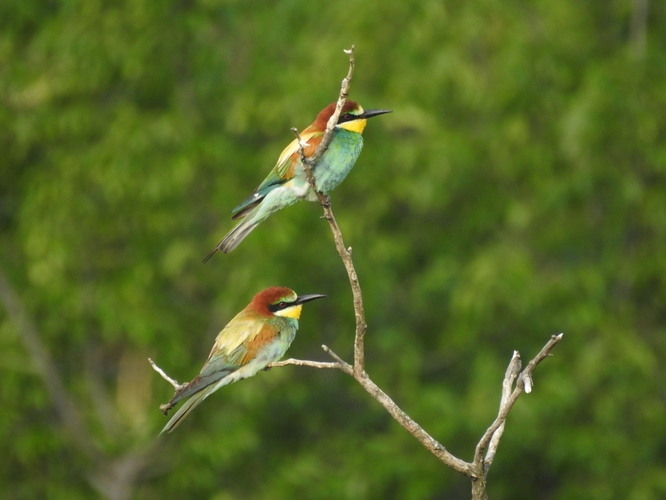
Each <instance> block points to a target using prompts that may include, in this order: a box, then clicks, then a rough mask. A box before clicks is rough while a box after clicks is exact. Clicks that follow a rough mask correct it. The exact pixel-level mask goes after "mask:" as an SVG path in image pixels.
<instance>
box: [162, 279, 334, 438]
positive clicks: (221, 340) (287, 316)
mask: <svg viewBox="0 0 666 500" xmlns="http://www.w3.org/2000/svg"><path fill="white" fill-rule="evenodd" d="M322 297H325V295H319V294H314V295H296V292H294V291H293V290H290V289H289V288H284V287H277V286H276V287H271V288H267V289H266V290H263V291H261V292H259V293H258V294H257V295H255V296H254V298H253V299H252V302H250V303H249V304H248V305H247V306H246V307H245V309H243V310H242V311H241V312H239V313H238V314H237V315H236V316H235V317H234V318H233V319H232V320H231V321H230V322H229V324H227V326H225V327H224V328H223V329H222V331H221V332H220V333H219V334H218V335H217V338H216V339H215V344H214V345H213V349H212V350H211V351H210V354H209V355H208V359H207V360H206V362H205V363H204V365H203V367H202V368H201V371H200V372H199V375H197V376H196V377H195V378H194V379H193V380H192V381H190V382H188V383H187V384H184V385H183V386H182V387H181V388H180V389H179V390H178V391H177V392H176V394H174V396H173V397H172V398H171V400H170V401H169V402H168V403H166V404H164V405H162V406H160V409H161V410H162V412H163V413H164V414H165V415H166V414H167V413H168V411H169V410H170V409H171V408H173V407H174V406H176V404H178V402H179V401H181V400H183V399H185V398H189V399H188V400H187V401H186V402H185V403H184V404H183V406H181V407H180V409H179V410H178V411H177V412H176V414H175V415H174V416H173V417H171V420H169V422H168V423H167V424H166V425H165V426H164V429H162V432H161V433H160V434H164V433H165V432H167V433H168V432H171V431H173V430H174V429H175V428H176V427H177V426H178V424H180V423H181V422H182V421H183V419H184V418H185V417H186V416H187V415H189V413H190V412H191V411H192V410H194V408H196V407H197V406H198V405H199V404H200V403H201V402H202V401H203V400H204V399H206V398H207V397H208V396H210V395H211V394H212V393H214V392H215V391H217V390H218V389H219V388H220V387H222V386H225V385H228V384H231V383H233V382H236V381H237V380H241V379H244V378H248V377H251V376H253V375H254V374H255V373H257V372H258V371H259V370H262V369H264V368H266V366H267V365H268V364H269V363H272V362H274V361H277V360H279V359H280V358H281V357H282V356H284V353H285V352H286V351H287V349H288V348H289V346H290V345H291V343H292V341H293V340H294V337H295V336H296V330H298V318H299V317H300V315H301V309H302V308H303V304H305V303H306V302H309V301H311V300H315V299H320V298H322Z"/></svg>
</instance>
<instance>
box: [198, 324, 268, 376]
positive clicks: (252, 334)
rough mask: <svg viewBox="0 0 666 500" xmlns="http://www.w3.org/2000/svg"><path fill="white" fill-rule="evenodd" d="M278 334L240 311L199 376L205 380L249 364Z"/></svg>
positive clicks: (216, 344) (222, 332) (219, 336)
mask: <svg viewBox="0 0 666 500" xmlns="http://www.w3.org/2000/svg"><path fill="white" fill-rule="evenodd" d="M279 333H280V332H279V330H278V329H277V328H276V327H275V326H274V325H272V324H269V323H266V322H265V321H258V320H257V318H256V317H255V316H254V314H253V315H251V316H250V315H249V314H247V313H246V312H245V311H241V312H240V313H238V315H236V317H235V318H234V319H233V320H231V321H230V322H229V324H228V325H227V326H225V327H224V329H223V330H222V331H221V332H220V334H219V335H218V336H217V338H216V339H215V345H213V349H211V351H210V355H209V356H208V360H207V361H206V364H205V365H204V367H203V368H202V369H201V372H200V374H199V375H200V376H203V377H206V376H209V375H211V374H214V373H216V372H218V371H225V370H228V369H229V368H230V367H233V368H234V369H237V368H240V367H241V366H243V365H244V364H246V363H248V362H250V361H251V360H252V359H253V358H254V355H255V354H256V352H257V350H258V349H259V348H260V347H261V346H262V345H263V344H264V343H266V342H268V341H270V340H271V339H273V338H274V337H275V336H277V335H279Z"/></svg>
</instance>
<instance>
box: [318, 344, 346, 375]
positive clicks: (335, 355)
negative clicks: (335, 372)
mask: <svg viewBox="0 0 666 500" xmlns="http://www.w3.org/2000/svg"><path fill="white" fill-rule="evenodd" d="M321 348H322V349H323V350H324V352H325V353H326V354H328V355H329V356H330V357H332V358H333V359H334V360H336V361H337V362H338V364H339V365H340V366H341V367H342V368H341V369H342V371H343V372H345V373H346V374H347V375H353V374H354V368H353V367H352V365H350V364H349V363H347V362H346V361H344V360H343V359H342V358H341V357H340V356H338V355H337V354H336V353H335V352H333V349H331V348H330V347H328V346H327V345H323V346H321Z"/></svg>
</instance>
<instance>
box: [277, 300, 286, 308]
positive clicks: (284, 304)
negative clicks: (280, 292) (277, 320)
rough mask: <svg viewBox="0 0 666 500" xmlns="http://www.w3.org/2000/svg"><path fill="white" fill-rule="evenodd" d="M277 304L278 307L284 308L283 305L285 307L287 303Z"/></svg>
mask: <svg viewBox="0 0 666 500" xmlns="http://www.w3.org/2000/svg"><path fill="white" fill-rule="evenodd" d="M277 306H278V307H279V308H280V309H284V308H285V307H287V303H286V302H278V305H277Z"/></svg>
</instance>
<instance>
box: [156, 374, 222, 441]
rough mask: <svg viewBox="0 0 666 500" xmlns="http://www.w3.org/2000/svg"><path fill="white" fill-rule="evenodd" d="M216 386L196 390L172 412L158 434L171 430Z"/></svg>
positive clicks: (213, 390)
mask: <svg viewBox="0 0 666 500" xmlns="http://www.w3.org/2000/svg"><path fill="white" fill-rule="evenodd" d="M217 388H218V387H217V384H215V385H210V386H208V387H206V388H205V389H204V390H203V391H201V392H198V393H197V394H195V395H194V396H192V397H191V398H190V399H188V400H187V401H185V402H184V403H183V405H182V406H181V407H180V408H179V409H178V411H177V412H176V413H175V414H174V416H173V417H171V419H170V420H169V421H168V422H167V424H166V425H165V426H164V429H162V432H160V435H162V434H168V433H170V432H172V431H173V430H174V429H175V428H176V427H178V426H179V425H180V423H181V422H182V421H183V420H184V419H185V417H187V416H188V415H189V414H190V412H191V411H192V410H194V409H195V408H196V407H197V406H199V405H200V404H201V403H202V402H203V400H204V399H206V398H207V397H208V396H210V395H211V394H212V393H213V392H215V390H216V389H217Z"/></svg>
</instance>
